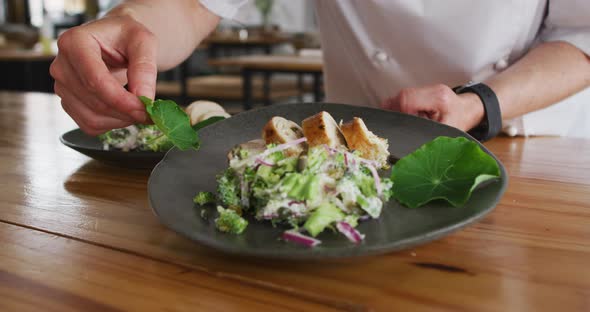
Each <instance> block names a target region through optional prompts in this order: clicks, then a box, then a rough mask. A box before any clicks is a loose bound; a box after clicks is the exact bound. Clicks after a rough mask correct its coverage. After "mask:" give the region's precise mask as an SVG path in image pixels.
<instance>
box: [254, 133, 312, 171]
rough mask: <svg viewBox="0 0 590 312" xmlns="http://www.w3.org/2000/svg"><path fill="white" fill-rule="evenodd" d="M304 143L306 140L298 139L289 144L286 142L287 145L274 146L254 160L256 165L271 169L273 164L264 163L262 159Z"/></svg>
mask: <svg viewBox="0 0 590 312" xmlns="http://www.w3.org/2000/svg"><path fill="white" fill-rule="evenodd" d="M305 141H307V138H305V137H303V138H300V139H297V140H293V141H290V142H287V143H284V144H281V145H277V146H275V147H273V148H270V149H267V150H266V151H264V153H262V154H260V155H258V157H256V160H255V161H256V163H258V164H261V165H265V166H269V167H272V166H274V164H272V163H270V162H266V161H265V160H264V158H266V156H268V155H270V154H272V153H276V152H280V151H283V150H286V149H288V148H289V147H292V146H295V145H298V144H301V143H303V142H305Z"/></svg>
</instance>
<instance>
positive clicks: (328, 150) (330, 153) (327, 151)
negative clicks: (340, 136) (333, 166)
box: [322, 144, 337, 156]
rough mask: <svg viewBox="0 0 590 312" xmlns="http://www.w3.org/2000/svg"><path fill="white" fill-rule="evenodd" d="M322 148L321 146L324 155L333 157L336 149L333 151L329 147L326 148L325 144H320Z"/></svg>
mask: <svg viewBox="0 0 590 312" xmlns="http://www.w3.org/2000/svg"><path fill="white" fill-rule="evenodd" d="M322 146H323V147H324V149H325V150H326V153H328V156H332V155H334V153H336V152H337V150H336V149H334V148H331V147H329V146H328V145H326V144H322Z"/></svg>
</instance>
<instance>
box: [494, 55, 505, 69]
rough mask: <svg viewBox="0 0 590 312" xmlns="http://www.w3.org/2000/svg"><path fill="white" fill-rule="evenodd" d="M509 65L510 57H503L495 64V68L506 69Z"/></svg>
mask: <svg viewBox="0 0 590 312" xmlns="http://www.w3.org/2000/svg"><path fill="white" fill-rule="evenodd" d="M507 67H508V58H503V59H501V60H499V61H497V62H496V64H494V69H495V70H498V71H500V70H504V69H506V68H507Z"/></svg>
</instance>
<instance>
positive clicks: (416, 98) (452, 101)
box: [381, 84, 484, 131]
mask: <svg viewBox="0 0 590 312" xmlns="http://www.w3.org/2000/svg"><path fill="white" fill-rule="evenodd" d="M381 107H382V108H384V109H390V110H394V111H398V112H402V113H406V114H411V115H416V116H420V117H423V118H427V119H431V120H434V121H437V122H440V123H444V124H447V125H449V126H453V127H455V128H458V129H461V130H463V131H468V130H470V129H472V128H474V127H475V126H477V125H478V124H479V123H480V122H481V120H482V119H483V116H484V109H483V104H482V103H481V100H480V99H479V97H478V96H477V95H475V94H473V93H464V94H460V95H457V94H455V92H453V90H452V89H451V88H449V87H448V86H446V85H443V84H437V85H432V86H426V87H420V88H406V89H402V90H401V91H400V92H399V93H398V94H397V95H396V96H394V97H391V98H388V99H387V100H385V101H384V102H383V103H381Z"/></svg>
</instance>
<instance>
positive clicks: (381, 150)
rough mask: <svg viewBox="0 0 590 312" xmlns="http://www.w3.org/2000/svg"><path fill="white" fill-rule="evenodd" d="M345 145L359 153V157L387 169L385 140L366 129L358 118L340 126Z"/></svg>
mask: <svg viewBox="0 0 590 312" xmlns="http://www.w3.org/2000/svg"><path fill="white" fill-rule="evenodd" d="M340 129H342V134H343V135H344V138H345V139H346V144H347V145H348V148H349V149H351V150H356V151H359V152H360V153H361V157H363V158H365V159H369V160H373V161H376V162H377V163H378V164H379V166H380V168H386V167H388V166H389V165H388V162H387V158H388V157H389V144H388V143H387V140H386V139H383V138H380V137H378V136H376V135H375V134H374V133H373V132H371V131H369V129H367V126H366V125H365V122H364V121H363V120H362V119H361V118H358V117H354V118H353V120H352V121H349V122H347V123H345V124H342V125H340Z"/></svg>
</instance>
